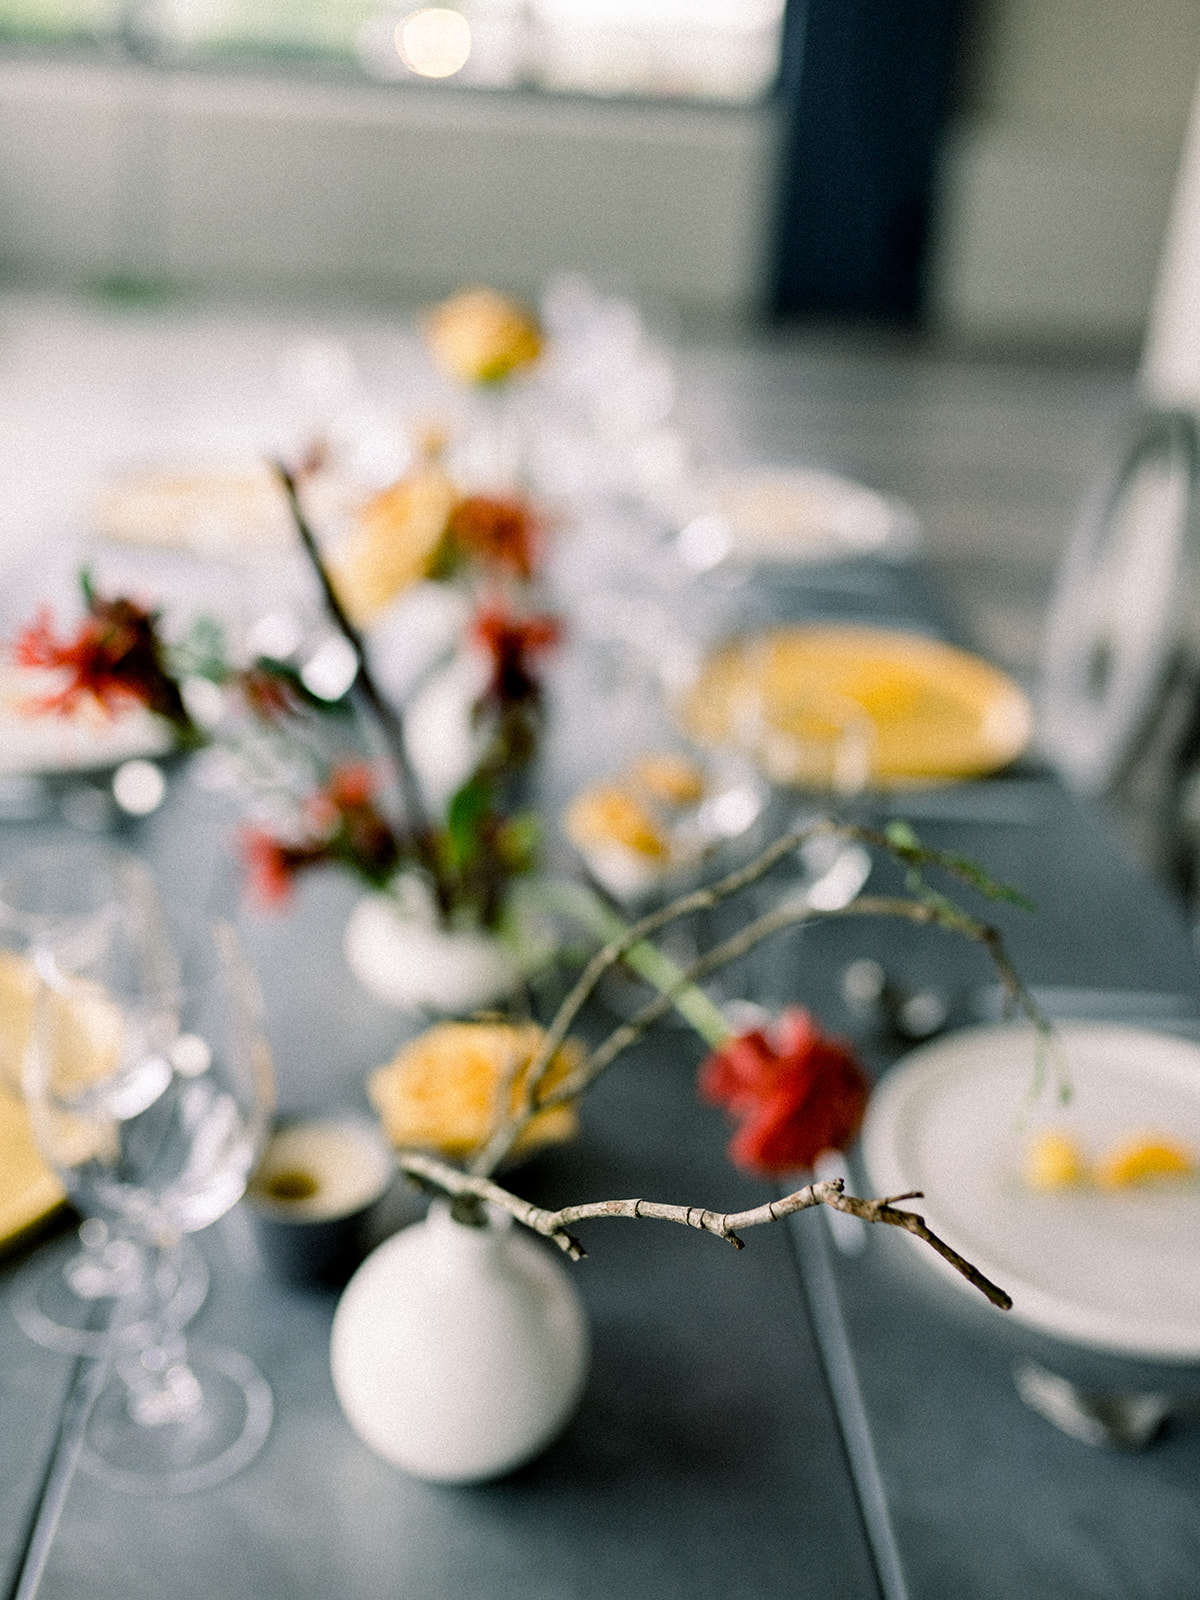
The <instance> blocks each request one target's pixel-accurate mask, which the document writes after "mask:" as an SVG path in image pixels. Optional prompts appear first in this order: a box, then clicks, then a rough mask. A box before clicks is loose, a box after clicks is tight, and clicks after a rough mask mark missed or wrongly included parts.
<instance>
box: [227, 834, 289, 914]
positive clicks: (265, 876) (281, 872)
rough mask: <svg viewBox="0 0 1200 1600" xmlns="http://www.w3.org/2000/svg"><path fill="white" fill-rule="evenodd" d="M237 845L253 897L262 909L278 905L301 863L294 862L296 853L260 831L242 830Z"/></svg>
mask: <svg viewBox="0 0 1200 1600" xmlns="http://www.w3.org/2000/svg"><path fill="white" fill-rule="evenodd" d="M241 846H242V857H243V859H244V861H245V863H246V875H247V877H248V879H249V882H250V888H251V891H252V892H253V894H254V895H255V896H256V897H257V899H259V900H260V901H261V902H262V903H263V905H265V906H280V905H282V904H283V903H284V901H286V900H287V898H288V896H289V895H290V894H291V892H292V879H293V878H294V877H295V875H296V873H297V872H298V871H299V870H300V867H301V865H302V864H303V863H302V862H301V861H300V860H298V859H297V851H296V850H295V849H293V848H291V847H289V846H288V845H286V844H284V843H283V842H282V841H281V840H279V839H276V838H274V837H273V835H271V834H269V833H266V832H265V831H264V830H263V829H261V828H244V829H243V830H242V833H241Z"/></svg>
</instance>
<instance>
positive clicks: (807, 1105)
mask: <svg viewBox="0 0 1200 1600" xmlns="http://www.w3.org/2000/svg"><path fill="white" fill-rule="evenodd" d="M699 1090H700V1095H701V1097H702V1098H703V1099H705V1100H708V1101H710V1102H712V1103H713V1104H716V1105H723V1106H724V1107H725V1109H726V1110H727V1111H728V1112H729V1113H730V1114H731V1115H732V1116H733V1117H734V1119H735V1120H736V1121H737V1122H738V1124H739V1126H738V1130H737V1132H736V1133H735V1134H734V1136H733V1139H732V1140H731V1141H730V1145H729V1156H730V1159H731V1160H732V1161H733V1162H734V1164H735V1165H736V1166H738V1167H740V1168H741V1169H742V1170H743V1171H744V1172H751V1173H755V1174H757V1175H759V1176H761V1177H777V1176H779V1175H781V1174H784V1173H789V1172H798V1171H802V1170H807V1169H808V1168H811V1167H812V1165H813V1163H814V1162H815V1161H816V1159H817V1157H818V1156H819V1155H820V1154H821V1152H822V1151H823V1150H842V1149H845V1147H846V1146H847V1145H848V1144H849V1143H850V1142H851V1140H852V1139H853V1138H854V1136H855V1134H856V1133H857V1132H858V1130H859V1126H860V1125H861V1123H862V1119H863V1113H864V1112H865V1111H866V1108H867V1096H868V1094H869V1093H870V1085H869V1083H868V1080H867V1076H866V1074H865V1073H864V1071H863V1069H862V1067H861V1066H860V1065H859V1063H858V1061H857V1059H856V1058H855V1055H854V1052H853V1051H852V1050H851V1048H850V1046H849V1045H847V1044H844V1043H843V1042H842V1041H841V1040H838V1039H832V1038H830V1037H829V1036H828V1035H826V1034H824V1033H822V1032H821V1030H820V1028H819V1027H818V1025H817V1023H816V1022H815V1020H814V1019H813V1017H812V1016H811V1015H810V1014H809V1013H808V1012H807V1011H804V1010H802V1009H800V1008H799V1007H791V1008H789V1009H787V1010H786V1011H784V1012H783V1014H782V1016H781V1017H780V1018H779V1020H778V1022H777V1023H776V1025H775V1027H774V1028H773V1029H772V1030H771V1034H770V1035H768V1033H767V1032H766V1031H764V1030H763V1029H760V1028H755V1029H753V1030H752V1031H751V1032H749V1033H745V1034H742V1035H741V1036H740V1037H739V1038H736V1039H732V1040H730V1041H729V1043H728V1044H725V1045H722V1046H721V1048H720V1049H719V1050H717V1051H715V1052H714V1053H713V1054H712V1055H711V1056H709V1058H708V1060H707V1061H705V1062H704V1064H703V1066H702V1067H701V1068H700V1077H699Z"/></svg>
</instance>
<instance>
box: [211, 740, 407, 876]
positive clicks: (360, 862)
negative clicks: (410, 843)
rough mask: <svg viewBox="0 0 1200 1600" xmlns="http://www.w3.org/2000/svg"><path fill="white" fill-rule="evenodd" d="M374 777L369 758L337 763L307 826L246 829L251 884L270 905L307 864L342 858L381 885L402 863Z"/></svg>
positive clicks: (309, 808)
mask: <svg viewBox="0 0 1200 1600" xmlns="http://www.w3.org/2000/svg"><path fill="white" fill-rule="evenodd" d="M374 792H375V777H374V774H373V773H372V772H371V769H370V767H368V766H367V765H366V763H365V762H349V763H347V764H346V765H344V766H340V767H335V768H334V770H333V772H332V774H331V775H330V778H329V781H328V782H327V783H326V785H325V786H324V788H322V789H318V790H317V791H316V793H315V794H313V795H311V796H310V797H309V799H308V801H307V802H306V803H305V806H304V818H303V821H304V828H305V830H306V831H303V832H301V833H299V834H298V835H297V836H296V837H295V838H292V839H279V838H277V837H275V835H273V834H270V833H267V832H265V831H264V830H263V829H261V828H246V829H243V831H242V835H241V845H242V856H243V858H244V860H245V863H246V872H247V876H248V878H249V882H250V887H251V889H252V891H253V892H254V893H255V894H256V895H257V897H258V899H259V900H260V901H262V903H263V904H264V905H267V906H278V905H282V904H283V903H284V902H285V901H286V900H287V898H288V895H289V893H290V892H291V887H292V881H293V879H294V878H295V877H296V875H297V873H299V872H302V871H303V870H304V868H306V867H316V866H320V865H321V864H322V862H339V863H340V864H341V865H343V866H347V867H350V868H351V869H352V870H353V871H355V872H357V873H358V874H359V876H360V877H362V878H365V879H366V881H367V882H368V883H371V884H374V885H375V886H376V887H382V886H383V885H384V884H386V883H387V881H388V879H389V878H390V877H391V876H392V874H393V873H394V872H395V870H396V868H397V866H399V864H400V853H401V852H400V844H399V841H398V840H397V838H396V835H395V833H394V832H393V831H392V828H391V825H390V824H389V823H388V820H387V818H386V817H385V816H384V815H383V813H382V812H381V811H380V810H379V808H378V807H377V806H376V804H375V800H374Z"/></svg>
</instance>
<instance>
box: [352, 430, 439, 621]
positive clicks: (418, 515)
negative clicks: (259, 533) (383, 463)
mask: <svg viewBox="0 0 1200 1600" xmlns="http://www.w3.org/2000/svg"><path fill="white" fill-rule="evenodd" d="M457 499H458V491H457V490H456V489H455V487H454V485H453V484H452V483H451V481H450V479H449V478H448V477H447V476H446V474H445V473H444V472H443V471H442V470H441V468H440V467H439V466H438V465H437V463H436V462H433V461H430V462H426V463H424V464H423V465H421V466H420V467H418V468H417V469H416V470H415V471H413V472H411V473H409V474H408V475H407V477H404V478H401V479H400V480H399V481H398V482H396V483H394V484H392V485H391V487H390V488H387V489H383V490H381V491H380V493H379V494H377V495H375V496H373V498H372V499H370V500H368V501H367V503H366V504H365V505H364V506H363V507H362V508H361V509H360V511H359V513H358V516H357V518H356V519H355V522H354V525H353V527H352V528H351V530H350V532H349V534H348V535H347V537H346V540H345V543H344V545H343V547H342V549H341V550H340V551H339V552H338V554H337V555H336V556H335V557H334V559H333V560H332V561H331V563H330V566H331V569H332V577H333V583H334V587H335V588H336V590H337V592H338V598H339V599H340V600H341V602H342V604H343V605H344V606H345V608H346V610H347V611H348V612H349V614H350V618H351V620H352V621H353V622H355V623H357V624H358V626H359V627H369V626H370V625H371V623H372V622H374V621H375V619H376V618H377V617H378V616H379V615H380V613H381V612H383V611H384V610H385V609H386V608H387V606H389V605H390V604H391V602H392V601H393V600H394V599H395V598H396V596H397V595H398V594H400V593H401V591H402V590H404V589H407V588H408V587H409V585H410V584H413V583H416V582H417V580H418V579H420V578H423V577H425V576H426V574H427V573H428V572H429V570H430V568H431V566H432V565H433V561H434V557H435V556H436V554H437V551H438V547H439V546H440V544H441V542H442V539H443V537H444V535H445V532H446V524H447V523H448V522H449V520H450V513H451V511H453V509H454V506H455V503H456V501H457Z"/></svg>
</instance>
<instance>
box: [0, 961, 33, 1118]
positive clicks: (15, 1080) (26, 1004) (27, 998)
mask: <svg viewBox="0 0 1200 1600" xmlns="http://www.w3.org/2000/svg"><path fill="white" fill-rule="evenodd" d="M36 998H37V975H36V973H35V972H34V970H33V967H32V965H31V963H30V962H29V961H27V960H26V959H25V957H24V956H20V955H17V954H16V952H15V951H12V950H0V1091H2V1090H5V1089H7V1090H9V1091H10V1092H11V1093H12V1094H13V1095H16V1096H19V1095H20V1090H21V1062H22V1060H23V1058H24V1055H25V1046H26V1045H27V1043H28V1042H29V1030H30V1029H31V1028H32V1027H33V1005H34V1001H35V999H36Z"/></svg>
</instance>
